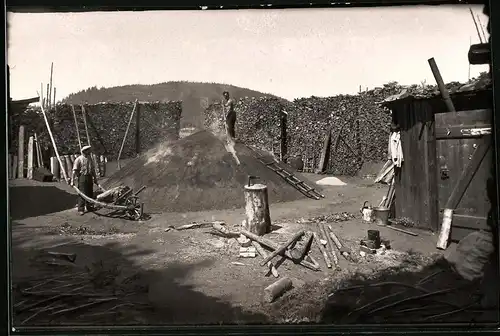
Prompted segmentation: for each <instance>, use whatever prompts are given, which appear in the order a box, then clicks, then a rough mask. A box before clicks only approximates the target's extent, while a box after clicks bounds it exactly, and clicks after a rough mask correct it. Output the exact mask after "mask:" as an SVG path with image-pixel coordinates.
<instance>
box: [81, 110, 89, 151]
mask: <svg viewBox="0 0 500 336" xmlns="http://www.w3.org/2000/svg"><path fill="white" fill-rule="evenodd" d="M81 107H82V115H83V124H84V125H85V135H86V136H87V145H89V146H91V144H90V135H89V127H88V126H87V113H86V112H85V107H84V106H83V105H81Z"/></svg>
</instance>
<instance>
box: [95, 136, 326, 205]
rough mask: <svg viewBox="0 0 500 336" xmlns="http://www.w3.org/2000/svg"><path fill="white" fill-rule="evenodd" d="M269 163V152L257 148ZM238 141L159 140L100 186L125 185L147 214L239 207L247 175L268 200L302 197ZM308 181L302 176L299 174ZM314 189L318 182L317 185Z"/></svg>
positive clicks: (197, 138) (281, 200)
mask: <svg viewBox="0 0 500 336" xmlns="http://www.w3.org/2000/svg"><path fill="white" fill-rule="evenodd" d="M258 153H259V155H266V160H267V161H271V160H272V156H271V155H270V154H265V153H263V152H261V151H259V152H258ZM256 155H257V154H256V153H255V152H253V151H252V150H251V149H250V148H248V147H247V146H245V145H244V144H242V143H239V142H237V143H236V144H235V145H234V151H233V150H231V147H228V145H227V143H226V142H225V141H224V140H223V139H221V138H220V137H216V136H215V135H213V134H212V133H210V132H209V131H200V132H197V133H195V134H192V135H190V136H188V137H186V138H183V139H181V140H178V141H175V142H163V143H160V144H158V145H157V146H156V147H155V148H153V149H151V150H149V151H148V152H146V153H144V154H143V155H141V156H139V157H138V158H136V159H134V160H133V161H131V162H130V163H128V164H127V165H126V166H125V167H123V168H122V169H121V170H119V171H117V172H116V173H114V174H113V175H111V176H110V177H109V179H108V180H107V181H106V182H105V183H104V184H103V186H104V187H105V188H106V189H108V188H112V187H116V186H119V185H126V186H129V187H131V188H133V189H134V190H138V189H139V188H141V187H142V186H145V187H146V189H145V190H144V191H142V192H141V193H140V201H141V202H143V203H144V207H145V211H146V212H191V211H204V210H223V209H235V208H241V207H244V205H245V199H244V194H243V190H244V189H243V186H244V185H245V184H246V183H248V176H249V175H253V176H258V177H259V179H258V183H264V184H266V185H267V186H268V194H269V202H270V203H276V202H288V201H294V200H298V199H303V198H306V196H304V195H303V194H302V193H301V192H299V191H298V190H297V189H295V188H294V187H292V186H291V185H290V184H288V183H287V182H286V181H285V180H284V179H283V178H282V177H280V176H279V175H277V174H276V173H275V172H273V171H272V170H271V169H269V168H267V167H266V166H265V165H264V164H263V163H262V162H260V161H259V160H257V158H256ZM298 177H299V178H300V179H301V180H303V181H304V182H306V183H307V184H309V185H311V186H313V185H314V184H313V183H312V182H310V181H306V180H305V178H304V177H303V176H298ZM315 188H316V186H315Z"/></svg>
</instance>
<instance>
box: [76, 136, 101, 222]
mask: <svg viewBox="0 0 500 336" xmlns="http://www.w3.org/2000/svg"><path fill="white" fill-rule="evenodd" d="M90 149H91V147H90V146H85V147H83V148H82V155H80V156H79V157H77V158H76V160H75V163H74V164H73V174H72V176H71V185H72V186H74V185H75V183H76V179H77V178H78V190H80V191H81V192H82V193H83V194H84V195H85V196H87V197H89V198H92V197H93V196H94V195H93V193H94V190H93V186H92V182H93V183H95V184H96V185H97V186H98V185H99V184H98V182H97V174H96V169H95V167H94V163H93V162H92V158H91V156H90ZM85 208H87V211H89V212H90V211H92V205H91V204H90V203H89V202H87V201H85V199H84V198H83V197H82V196H80V197H79V198H78V213H79V214H80V215H83V214H84V213H85Z"/></svg>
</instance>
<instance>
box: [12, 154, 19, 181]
mask: <svg viewBox="0 0 500 336" xmlns="http://www.w3.org/2000/svg"><path fill="white" fill-rule="evenodd" d="M17 164H18V160H17V155H14V157H13V159H12V178H13V179H15V178H16V176H17Z"/></svg>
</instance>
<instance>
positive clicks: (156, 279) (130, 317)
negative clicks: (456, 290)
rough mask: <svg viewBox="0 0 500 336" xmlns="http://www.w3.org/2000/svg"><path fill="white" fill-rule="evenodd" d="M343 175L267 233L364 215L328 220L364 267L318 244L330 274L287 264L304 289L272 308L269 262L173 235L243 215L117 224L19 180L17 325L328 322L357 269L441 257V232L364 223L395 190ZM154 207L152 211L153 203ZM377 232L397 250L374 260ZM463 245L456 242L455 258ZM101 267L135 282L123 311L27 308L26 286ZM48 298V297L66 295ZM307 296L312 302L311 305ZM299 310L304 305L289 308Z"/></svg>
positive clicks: (49, 187) (52, 188)
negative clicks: (344, 282)
mask: <svg viewBox="0 0 500 336" xmlns="http://www.w3.org/2000/svg"><path fill="white" fill-rule="evenodd" d="M307 177H308V178H309V179H310V180H313V181H315V180H319V179H320V178H322V177H324V176H320V175H312V174H308V176H307ZM341 179H342V180H343V181H344V182H346V183H347V185H345V186H324V187H323V193H324V194H325V196H326V197H325V198H324V199H321V200H312V199H306V200H299V201H294V202H289V203H277V204H272V205H271V209H270V211H271V218H272V221H273V232H272V233H270V234H268V235H266V236H268V237H269V239H272V240H274V241H276V242H284V241H286V240H287V239H288V238H289V237H291V236H292V235H293V234H294V233H295V232H297V231H298V230H299V229H309V228H310V229H316V226H315V224H314V221H313V222H308V221H307V219H309V218H313V217H318V216H322V215H330V214H338V213H343V212H346V213H352V214H353V215H355V216H356V218H355V219H350V220H347V221H341V222H332V223H328V224H329V225H331V226H332V229H333V230H334V231H335V232H336V233H337V234H338V236H339V237H340V238H341V239H342V240H343V241H344V242H345V243H346V245H347V246H348V247H351V248H352V252H353V253H354V254H356V256H357V257H356V258H357V259H358V262H356V263H352V262H351V263H350V262H347V261H346V260H344V259H342V258H340V267H341V270H340V271H339V270H332V269H328V268H326V266H325V264H324V260H323V258H322V256H321V254H320V252H319V250H318V248H317V247H316V246H313V248H312V255H313V256H314V258H315V259H316V260H317V261H318V262H319V264H320V265H321V270H320V271H318V272H314V271H312V270H309V269H306V268H304V267H302V266H300V265H297V264H294V263H293V262H291V261H289V260H286V261H284V262H283V263H282V264H281V265H279V267H278V268H277V269H278V272H279V275H280V278H281V277H285V276H286V277H289V278H290V279H292V281H293V287H294V288H293V289H292V290H291V291H290V292H289V293H287V294H285V295H284V296H283V297H282V298H280V299H278V300H277V301H276V302H275V303H272V304H269V303H265V302H263V300H262V296H263V289H264V288H265V287H266V286H268V285H270V284H271V283H273V282H274V281H276V279H275V278H274V277H273V276H269V275H266V269H265V268H264V267H261V266H260V265H259V263H260V262H261V260H262V259H261V258H260V257H259V256H257V257H256V258H240V257H239V247H240V246H239V244H238V242H237V241H236V239H226V238H221V237H217V236H214V235H211V234H209V233H207V230H206V229H202V228H201V229H189V230H183V231H177V230H175V229H172V227H177V226H180V225H184V224H189V223H192V222H205V221H213V220H220V221H224V222H225V223H226V226H227V227H228V228H229V229H231V230H237V228H238V226H239V225H240V223H241V221H242V220H243V219H244V210H243V209H239V210H231V211H206V212H196V213H184V214H182V213H164V214H150V216H151V218H150V219H149V220H146V221H142V222H133V221H128V220H124V219H116V218H109V217H106V212H105V211H98V212H97V213H88V214H86V215H84V216H78V214H77V212H76V210H75V208H74V207H75V205H76V196H75V194H74V192H73V191H72V190H71V189H70V188H69V187H68V186H67V185H64V184H62V183H41V182H35V181H27V180H14V181H11V186H10V191H9V192H10V196H9V197H10V200H9V201H10V205H11V210H10V216H11V219H12V248H13V249H12V275H13V284H14V285H15V288H14V291H13V293H14V295H13V296H14V298H13V300H14V305H17V307H18V308H19V309H18V310H17V311H16V312H17V313H16V323H15V325H19V324H20V323H21V322H24V324H25V325H37V324H38V325H39V324H62V323H67V324H86V323H87V324H92V323H93V324H95V323H109V324H152V323H154V324H219V323H231V324H233V323H237V324H242V323H245V324H249V323H283V322H298V321H299V322H300V321H319V320H320V319H321V318H320V315H321V314H322V313H324V310H325V304H326V300H327V296H328V286H330V285H329V284H331V283H332V281H335V279H340V278H341V276H345V274H347V273H355V272H360V271H361V272H363V273H365V274H370V273H374V272H379V271H380V270H384V269H388V268H391V267H394V266H397V265H399V264H401V263H403V262H404V260H405V256H406V255H408V252H409V253H410V254H411V253H418V254H419V255H422V256H430V255H431V254H432V253H436V252H437V250H436V248H435V243H436V236H435V235H434V234H432V233H430V232H425V231H420V230H417V229H411V230H412V231H413V232H415V233H418V236H416V237H415V236H410V235H407V234H404V233H400V232H397V231H394V230H391V229H390V228H387V227H379V226H376V225H375V224H367V223H364V222H362V220H361V218H360V213H359V210H360V207H361V205H362V204H363V202H364V201H369V202H371V203H372V204H376V203H378V202H379V201H380V199H381V198H382V196H383V195H384V194H385V193H386V187H384V186H380V185H372V184H371V183H370V181H369V180H364V179H361V178H342V177H341ZM28 201H29V202H28ZM145 207H146V212H147V205H145ZM373 228H376V229H378V230H380V233H381V236H382V238H383V239H388V240H390V242H391V247H392V250H390V251H387V253H386V254H384V255H380V256H378V255H377V256H373V257H371V258H368V259H364V258H362V257H361V256H359V240H360V239H364V238H366V232H367V230H368V229H373ZM453 248H454V246H451V247H450V248H449V249H448V250H447V251H446V252H445V254H447V253H450V251H452V250H453ZM47 251H53V252H64V253H75V254H76V260H75V263H74V266H72V268H73V270H68V269H69V266H65V265H56V266H54V265H53V266H51V268H48V267H49V266H47V263H46V262H45V261H44V259H43V258H41V257H40V256H41V255H42V256H43V255H44V253H45V254H46V253H47ZM434 258H435V256H434ZM419 267H420V266H419ZM97 268H100V269H101V270H103V269H107V270H108V273H109V274H111V273H110V271H109V270H110V269H114V270H115V271H114V272H115V273H112V274H114V275H111V276H110V277H111V278H113V279H112V282H113V281H114V283H115V284H116V283H118V280H117V279H118V278H120V279H128V283H130V282H131V281H132V282H133V286H132V287H130V286H128V287H127V289H123V292H117V291H116V289H114V290H113V295H114V297H115V298H116V297H118V300H120V302H123V303H124V306H123V307H122V308H116V307H115V308H116V309H113V311H111V310H112V309H111V308H110V307H112V306H113V305H109V304H107V303H105V302H103V303H102V304H95V305H92V306H89V307H88V308H82V309H80V310H78V311H68V312H66V313H61V312H59V313H58V314H55V315H50V316H48V317H47V316H45V315H46V314H39V315H38V316H35V317H33V316H31V315H32V314H30V313H29V312H28V309H23V307H24V306H23V304H24V305H25V304H26V303H24V302H23V300H26V298H25V297H24V296H23V295H21V294H19V291H20V290H19V288H21V287H23V286H24V288H26V284H27V283H29V284H30V286H32V285H33V284H34V283H37V281H38V282H40V281H41V280H40V279H48V278H49V277H56V276H59V275H60V274H62V273H63V272H77V271H78V272H80V271H82V270H84V271H86V272H89V273H92V270H94V271H95V270H96V269H97ZM117 269H119V270H118V271H117ZM94 273H95V272H94ZM130 279H132V280H130ZM122 283H125V282H122ZM67 286H70V284H68V285H67ZM117 286H118V285H117ZM123 286H124V285H123ZM123 286H122V287H123ZM108 287H109V286H108ZM122 287H121V288H122ZM95 288H97V287H95ZM95 288H94V290H96V291H97V289H95ZM100 288H101V287H100ZM102 288H104V287H102ZM106 288H107V287H106ZM123 288H124V287H123ZM103 290H104V289H103ZM38 293H39V294H38V295H40V296H43V295H50V293H57V292H54V291H49V292H48V294H47V293H45V294H44V293H42V291H39V292H38ZM75 293H78V292H75ZM117 293H122V294H117ZM123 293H127V294H126V295H125V294H123ZM304 294H305V295H306V296H308V300H303V295H304ZM32 295H35V294H32ZM120 295H121V297H120ZM301 295H302V297H300V296H301ZM28 296H29V295H28ZM75 300H76V298H75ZM129 300H130V301H129ZM127 302H128V303H127ZM300 302H301V303H300ZM301 304H302V306H301ZM291 305H293V306H294V309H288V308H289V307H290V306H291ZM131 306H133V307H134V308H133V309H132V308H131ZM282 307H288V308H287V309H281V308H282ZM54 309H55V308H54ZM106 311H107V312H106ZM95 312H99V313H95ZM92 313H94V317H92V316H91V314H92ZM106 313H109V315H107V317H106V318H105V319H104V318H103V319H102V321H101V320H99V319H98V318H97V317H96V316H101V315H99V314H103V315H102V316H104V315H105V314H106ZM96 321H97V322H96Z"/></svg>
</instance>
